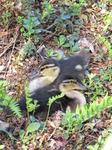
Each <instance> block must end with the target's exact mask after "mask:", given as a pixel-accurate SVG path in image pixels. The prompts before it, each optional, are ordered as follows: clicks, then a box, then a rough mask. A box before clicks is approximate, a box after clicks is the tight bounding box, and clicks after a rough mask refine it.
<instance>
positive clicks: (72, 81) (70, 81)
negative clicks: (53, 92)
mask: <svg viewBox="0 0 112 150" xmlns="http://www.w3.org/2000/svg"><path fill="white" fill-rule="evenodd" d="M63 83H77V82H76V81H75V80H72V79H71V80H66V81H63Z"/></svg>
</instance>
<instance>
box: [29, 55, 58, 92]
mask: <svg viewBox="0 0 112 150" xmlns="http://www.w3.org/2000/svg"><path fill="white" fill-rule="evenodd" d="M38 72H40V74H39V77H38V78H36V79H34V80H32V81H31V82H30V83H29V92H30V93H33V92H35V91H36V90H38V89H40V88H43V87H45V86H47V85H50V84H51V83H53V82H54V81H55V79H56V78H57V77H58V76H59V74H60V65H59V63H58V61H56V60H55V59H50V58H49V59H47V60H46V61H44V62H43V63H42V65H41V67H40V69H39V71H37V73H38Z"/></svg>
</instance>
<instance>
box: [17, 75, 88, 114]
mask: <svg viewBox="0 0 112 150" xmlns="http://www.w3.org/2000/svg"><path fill="white" fill-rule="evenodd" d="M56 87H57V90H56V89H54V90H52V85H49V86H46V87H44V88H41V89H38V90H37V91H36V92H34V93H32V94H31V98H32V99H33V101H34V100H38V104H39V107H38V108H37V109H36V110H35V112H36V113H40V112H46V113H47V111H48V100H49V97H52V96H55V95H59V94H60V93H61V92H63V93H64V94H65V96H64V97H62V98H60V99H57V100H56V101H54V102H53V104H52V105H51V108H50V114H52V113H54V112H55V111H57V110H63V111H65V110H66V108H67V106H68V104H69V103H70V104H71V103H72V101H74V99H75V101H77V103H78V104H79V106H81V108H82V105H83V103H86V102H85V101H83V100H82V97H81V96H80V102H79V97H78V95H77V91H75V89H76V90H85V88H84V87H83V86H82V85H80V84H79V85H78V84H77V81H76V80H75V79H73V78H72V77H69V76H68V75H62V76H60V77H59V78H58V80H57V83H56ZM79 93H80V92H79ZM77 97H78V98H77ZM76 98H77V100H76ZM80 103H81V104H80ZM19 106H20V108H21V109H22V110H26V98H25V96H24V97H22V99H21V100H20V102H19ZM74 107H75V106H74Z"/></svg>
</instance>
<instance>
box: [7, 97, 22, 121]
mask: <svg viewBox="0 0 112 150" xmlns="http://www.w3.org/2000/svg"><path fill="white" fill-rule="evenodd" d="M9 108H10V109H11V110H12V111H13V113H14V114H15V115H17V116H18V117H19V118H21V110H20V108H19V105H18V103H17V102H16V101H15V100H14V99H12V100H11V101H10V102H9Z"/></svg>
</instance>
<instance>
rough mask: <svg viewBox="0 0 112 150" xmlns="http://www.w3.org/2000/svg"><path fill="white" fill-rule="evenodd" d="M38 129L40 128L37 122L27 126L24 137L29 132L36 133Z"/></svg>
mask: <svg viewBox="0 0 112 150" xmlns="http://www.w3.org/2000/svg"><path fill="white" fill-rule="evenodd" d="M39 128H40V123H38V122H35V123H31V124H29V126H28V127H27V132H26V135H28V133H30V132H34V131H38V129H39Z"/></svg>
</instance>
